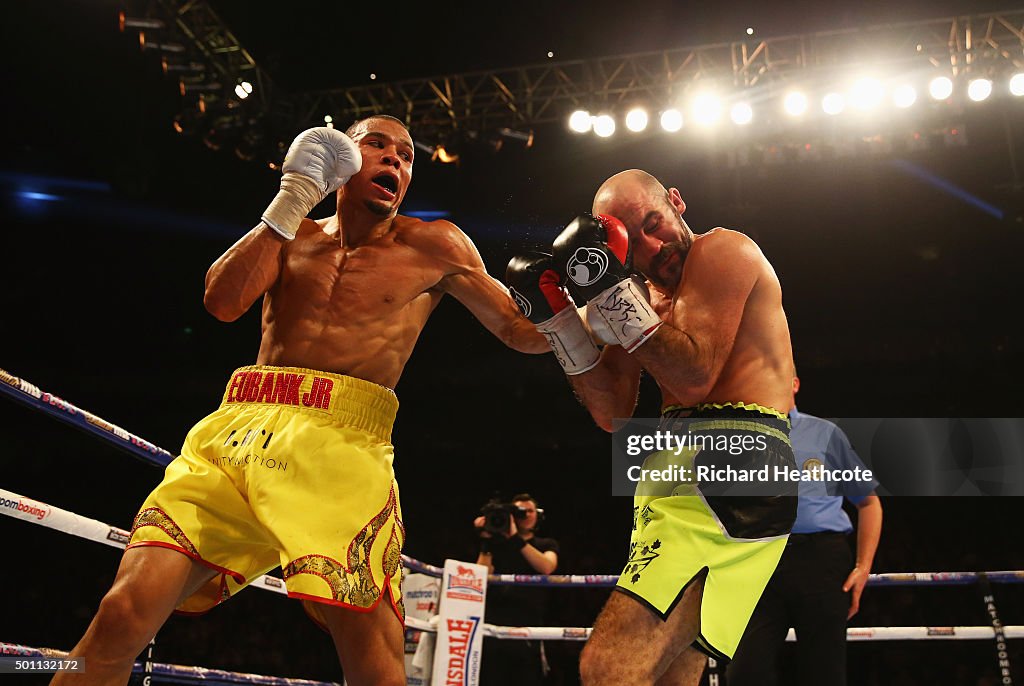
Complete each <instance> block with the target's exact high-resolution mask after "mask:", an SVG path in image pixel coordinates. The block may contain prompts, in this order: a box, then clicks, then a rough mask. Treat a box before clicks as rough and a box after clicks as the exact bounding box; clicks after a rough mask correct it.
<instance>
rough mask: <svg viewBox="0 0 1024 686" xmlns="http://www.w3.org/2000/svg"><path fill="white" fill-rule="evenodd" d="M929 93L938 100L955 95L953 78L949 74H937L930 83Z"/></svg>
mask: <svg viewBox="0 0 1024 686" xmlns="http://www.w3.org/2000/svg"><path fill="white" fill-rule="evenodd" d="M928 94H929V95H931V96H932V97H933V98H935V99H936V100H945V99H946V98H948V97H949V96H951V95H953V79H951V78H949V77H948V76H936V77H935V78H934V79H932V80H931V82H930V83H929V84H928Z"/></svg>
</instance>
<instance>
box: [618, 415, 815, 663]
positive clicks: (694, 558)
mask: <svg viewBox="0 0 1024 686" xmlns="http://www.w3.org/2000/svg"><path fill="white" fill-rule="evenodd" d="M675 409H677V408H667V409H666V411H665V413H663V415H662V425H661V426H662V428H664V427H666V426H667V427H668V428H673V427H672V423H673V421H674V420H675V419H676V418H675V417H673V416H672V412H673V410H675ZM688 411H689V410H687V412H688ZM684 418H685V420H686V424H685V426H686V430H687V431H688V432H690V433H691V434H694V433H696V434H698V435H700V434H701V433H702V432H703V433H704V434H705V435H712V434H713V435H714V436H715V437H716V438H718V437H722V436H736V437H738V438H740V439H742V438H743V437H744V436H750V437H757V436H760V437H761V438H760V440H759V441H758V442H757V445H759V446H764V447H765V449H764V450H760V449H754V450H748V451H745V452H742V453H740V452H739V451H737V453H736V454H729V453H728V451H726V453H725V454H722V453H716V451H715V450H714V449H703V448H702V449H691V448H687V449H686V450H684V451H682V452H681V454H679V455H675V454H674V453H673V452H658V453H653V454H652V455H650V456H649V457H648V458H647V460H646V461H645V462H644V469H652V470H662V469H664V468H665V467H667V466H669V465H676V466H679V467H685V468H686V469H689V470H690V472H689V473H690V474H691V475H694V474H695V473H696V472H695V470H694V467H695V466H697V465H700V464H708V463H709V460H710V461H712V462H713V463H714V464H716V465H718V466H722V464H723V461H722V458H724V462H725V463H727V464H729V465H731V466H733V467H734V468H736V469H744V470H745V469H751V468H758V467H764V466H768V467H769V469H774V467H775V466H776V465H778V466H780V467H785V468H788V469H795V467H796V463H795V461H794V459H793V448H792V445H791V444H790V442H789V421H788V419H787V418H786V415H784V414H781V413H778V412H776V411H774V410H771V409H770V408H762V407H756V406H755V407H752V406H749V405H742V404H737V405H736V406H732V405H725V406H723V405H700V406H698V407H697V408H695V409H694V410H693V412H692V414H688V416H685V415H684ZM679 431H680V432H681V431H682V429H679ZM750 443H753V441H750ZM711 444H712V443H709V445H711ZM783 488H784V489H787V490H786V492H783V493H778V492H775V491H774V487H773V488H769V489H767V490H768V491H771V492H770V493H766V492H765V490H762V491H761V492H760V493H759V494H756V495H750V494H746V495H731V494H728V493H724V494H723V493H722V492H716V489H715V488H714V486H713V485H712V484H702V483H701V482H700V481H699V480H698V479H696V478H693V479H691V480H688V481H686V480H680V481H676V482H671V481H668V482H666V481H659V482H653V483H652V482H643V481H641V482H639V483H638V485H637V492H636V496H635V498H634V502H633V533H632V537H631V539H630V544H629V560H628V561H627V563H626V566H625V569H624V570H623V572H622V575H621V576H620V577H619V581H618V583H617V585H616V590H618V591H621V592H624V593H626V594H627V595H629V596H632V597H633V598H635V599H637V600H639V601H640V602H641V603H642V604H644V605H646V606H647V607H648V608H650V609H651V610H652V611H653V612H654V613H655V614H657V615H658V616H659V617H661V618H662V619H667V618H668V616H669V614H670V613H671V612H672V610H673V609H674V608H675V606H676V604H677V603H678V602H679V600H680V598H682V595H683V592H684V591H685V590H686V588H687V587H688V586H689V585H690V584H691V583H693V582H694V581H695V580H696V579H697V578H698V577H699V576H700V575H702V574H704V573H705V572H706V574H707V576H706V578H705V580H704V593H703V596H702V600H701V608H700V633H699V635H698V637H697V641H696V642H695V643H694V647H696V648H698V649H699V650H701V651H702V652H704V653H706V654H708V655H709V656H711V657H714V658H716V659H719V660H722V661H724V662H728V661H729V660H730V659H731V658H732V656H733V654H734V653H735V651H736V646H737V645H738V644H739V641H740V638H741V637H742V636H743V631H744V630H745V629H746V626H747V622H748V621H749V620H750V616H751V614H752V613H753V611H754V607H755V606H756V605H757V601H758V599H759V598H760V597H761V593H762V592H763V591H764V588H765V586H766V585H767V584H768V580H769V579H770V578H771V576H772V574H773V573H774V572H775V567H776V566H777V565H778V563H779V559H780V558H781V557H782V553H783V551H784V550H785V547H786V540H787V538H788V536H789V532H790V530H791V529H792V526H793V521H794V520H795V519H796V504H797V499H796V488H797V484H795V483H794V485H793V486H792V487H789V486H784V487H783Z"/></svg>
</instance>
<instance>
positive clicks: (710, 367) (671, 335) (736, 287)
mask: <svg viewBox="0 0 1024 686" xmlns="http://www.w3.org/2000/svg"><path fill="white" fill-rule="evenodd" d="M691 250H692V251H698V252H697V254H691V255H690V256H689V257H687V261H686V274H685V278H684V279H683V282H682V283H681V284H680V287H681V291H680V293H679V294H678V295H677V296H676V299H675V303H674V305H673V311H672V318H671V319H670V320H669V322H666V324H665V325H664V326H662V327H660V328H659V329H658V330H657V331H656V332H655V333H654V334H653V335H652V336H651V337H650V339H649V340H647V341H646V342H645V343H644V344H643V345H641V346H640V347H639V348H637V349H636V350H635V351H633V353H632V355H633V357H635V358H636V360H637V361H638V362H639V363H640V364H642V365H643V367H644V368H645V369H646V370H647V371H649V372H650V373H651V375H653V376H654V378H656V379H657V380H658V383H659V384H660V385H661V386H662V387H663V388H665V389H666V390H667V391H668V392H669V393H671V394H672V396H674V397H675V398H676V399H677V401H678V402H679V403H681V404H683V405H691V404H696V403H699V402H700V401H702V400H704V398H706V397H707V395H708V393H709V392H710V391H711V389H712V388H714V386H715V383H716V382H717V381H718V377H719V375H721V373H722V368H723V367H724V366H725V362H726V360H728V359H729V356H730V355H731V354H732V348H733V344H734V343H735V342H736V333H737V332H738V331H739V327H740V321H741V320H742V318H743V311H744V308H745V306H746V303H747V299H748V298H749V297H750V293H751V291H752V290H753V289H754V285H755V284H756V283H757V278H758V274H759V271H760V270H759V265H760V262H761V260H763V259H764V258H763V256H762V255H761V251H760V250H759V249H758V247H757V245H756V244H755V243H754V242H753V241H752V240H750V239H749V238H747V237H746V236H744V235H743V234H740V233H736V232H733V231H728V232H721V233H719V234H716V235H708V236H707V237H705V238H703V239H701V240H700V241H697V242H696V243H695V244H694V247H693V248H692V249H691Z"/></svg>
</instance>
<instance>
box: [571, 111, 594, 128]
mask: <svg viewBox="0 0 1024 686" xmlns="http://www.w3.org/2000/svg"><path fill="white" fill-rule="evenodd" d="M591 123H592V122H591V119H590V112H587V111H586V110H576V111H575V112H573V113H572V114H571V115H569V128H570V129H572V130H573V131H575V132H576V133H586V132H587V131H590V126H591Z"/></svg>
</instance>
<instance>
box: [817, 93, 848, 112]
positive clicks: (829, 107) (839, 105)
mask: <svg viewBox="0 0 1024 686" xmlns="http://www.w3.org/2000/svg"><path fill="white" fill-rule="evenodd" d="M821 109H822V111H823V112H824V113H825V114H829V115H833V116H834V115H837V114H839V113H840V112H842V111H843V110H844V109H846V98H844V97H843V94H842V93H828V94H826V95H825V97H823V98H822V99H821Z"/></svg>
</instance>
